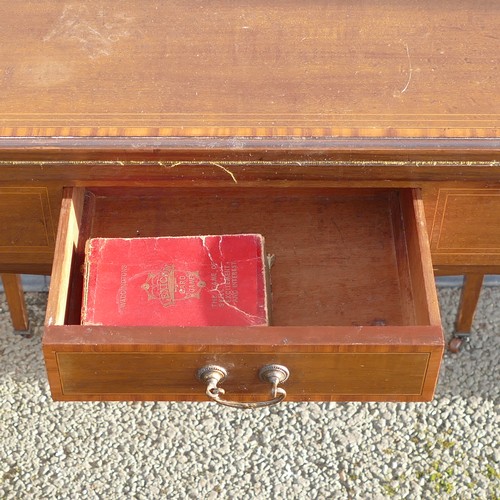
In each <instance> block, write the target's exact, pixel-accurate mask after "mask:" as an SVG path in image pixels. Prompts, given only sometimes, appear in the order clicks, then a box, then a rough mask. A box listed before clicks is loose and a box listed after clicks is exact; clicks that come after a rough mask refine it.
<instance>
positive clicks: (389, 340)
mask: <svg viewBox="0 0 500 500" xmlns="http://www.w3.org/2000/svg"><path fill="white" fill-rule="evenodd" d="M141 195H142V196H139V195H137V194H136V193H135V192H133V190H132V195H130V193H129V194H128V198H125V199H124V198H123V196H124V193H123V191H122V190H120V191H113V190H103V191H98V190H93V191H92V192H90V193H89V192H87V190H85V189H82V188H75V189H72V190H67V191H66V193H65V196H64V199H63V205H62V208H61V220H60V224H59V230H58V237H57V242H56V252H55V253H56V256H55V260H54V269H53V274H52V281H51V289H50V294H49V301H48V307H47V319H46V328H45V334H44V341H43V346H44V356H45V360H46V365H47V372H48V376H49V382H50V385H51V390H52V395H53V397H54V399H57V400H188V401H204V400H207V396H206V395H205V386H204V384H203V383H202V382H200V381H199V380H198V379H197V377H196V374H197V372H198V370H200V369H201V368H203V367H205V366H207V365H219V366H221V367H222V368H223V369H224V370H225V371H226V372H227V377H226V378H225V379H224V380H222V381H221V384H220V386H221V387H222V388H223V389H224V390H225V391H226V396H227V398H228V399H231V400H235V401H262V400H265V399H268V398H269V392H270V388H269V384H266V383H264V382H261V381H260V380H259V376H258V374H259V370H260V369H261V368H263V367H264V366H266V365H270V364H279V365H284V366H286V367H287V368H288V370H289V372H290V376H289V378H288V380H286V381H285V382H284V383H283V386H282V387H283V389H285V390H286V392H287V400H288V401H310V400H316V401H329V400H331V401H352V400H358V401H428V400H430V399H431V398H432V396H433V394H434V389H435V386H436V382H437V378H438V374H439V366H440V361H441V357H442V353H443V336H442V331H441V325H440V318H439V311H438V304H437V297H436V293H435V288H434V280H433V272H432V266H431V261H430V250H429V245H428V239H427V235H426V233H425V222H424V214H423V208H422V201H421V199H420V197H419V193H417V192H415V191H411V190H402V191H401V192H400V191H397V190H380V191H377V190H374V191H370V192H366V191H365V190H358V191H356V190H347V191H342V190H340V191H339V190H325V189H322V188H321V189H318V188H315V189H297V190H295V191H291V190H287V189H269V190H267V191H265V192H260V191H259V192H255V191H248V190H246V189H239V188H234V189H231V190H226V191H219V190H206V189H205V190H204V189H199V190H194V191H182V192H178V191H176V190H170V191H169V192H166V190H162V191H161V192H160V193H158V192H155V191H152V192H149V191H147V192H142V193H141ZM169 213H171V214H172V215H174V216H173V217H169V216H168V214H169ZM228 214H230V215H228ZM256 214H261V215H259V216H256ZM207 228H208V229H207ZM205 230H206V232H205V233H204V232H203V231H205ZM212 230H219V231H220V233H221V234H224V233H228V234H229V233H234V232H257V233H261V234H263V235H264V236H265V238H266V249H267V251H268V252H270V253H272V254H274V255H275V256H276V263H275V265H274V266H273V268H272V269H271V278H272V293H273V298H272V304H273V319H274V323H273V325H272V326H270V327H246V328H245V327H198V328H194V327H144V326H142V327H141V326H124V327H117V326H103V325H95V326H91V325H85V326H83V325H80V310H81V304H82V293H81V291H82V282H83V279H82V273H81V269H82V262H83V249H84V247H85V242H86V240H87V238H88V237H94V236H105V237H110V236H129V237H130V236H131V235H132V236H133V233H134V232H136V231H140V233H141V235H148V236H150V235H179V232H181V231H186V232H185V234H186V235H196V234H213V232H212ZM266 385H267V387H266Z"/></svg>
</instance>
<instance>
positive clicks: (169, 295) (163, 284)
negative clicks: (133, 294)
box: [141, 264, 206, 307]
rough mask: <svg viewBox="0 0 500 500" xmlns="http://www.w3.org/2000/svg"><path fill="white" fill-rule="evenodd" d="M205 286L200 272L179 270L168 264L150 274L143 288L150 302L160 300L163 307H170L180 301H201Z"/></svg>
mask: <svg viewBox="0 0 500 500" xmlns="http://www.w3.org/2000/svg"><path fill="white" fill-rule="evenodd" d="M205 286H206V283H205V282H204V281H203V280H202V279H201V278H200V272H199V271H186V270H179V269H175V266H173V265H171V264H167V265H165V266H164V267H163V268H162V269H160V270H159V271H156V272H150V273H148V277H147V279H146V282H145V283H144V284H142V285H141V288H142V289H143V290H145V291H146V293H147V294H148V300H158V301H159V302H160V303H161V305H162V306H163V307H169V306H173V305H175V303H176V302H178V301H180V300H190V299H199V298H200V294H201V291H202V289H203V288H205Z"/></svg>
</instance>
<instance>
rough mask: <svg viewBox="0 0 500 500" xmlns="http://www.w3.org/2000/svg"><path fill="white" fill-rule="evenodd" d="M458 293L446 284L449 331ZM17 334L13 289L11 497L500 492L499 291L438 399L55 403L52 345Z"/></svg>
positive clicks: (2, 334) (6, 480)
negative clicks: (256, 406)
mask: <svg viewBox="0 0 500 500" xmlns="http://www.w3.org/2000/svg"><path fill="white" fill-rule="evenodd" d="M458 294H459V290H458V289H457V288H442V289H440V290H439V297H440V301H441V304H442V312H443V323H444V325H445V328H446V330H447V331H448V332H451V331H452V322H453V319H454V316H455V313H456V307H457V306H456V304H457V299H458ZM27 300H28V303H29V305H30V313H31V314H32V324H33V325H34V328H33V330H34V336H33V337H32V338H30V339H28V338H24V337H22V336H20V335H16V334H14V333H13V331H12V328H11V326H10V322H9V318H8V314H7V312H6V309H7V307H6V304H5V300H4V296H3V295H1V294H0V359H1V362H0V498H2V499H3V498H5V499H23V500H24V499H31V498H33V499H42V498H43V499H53V498H57V499H59V498H68V499H72V500H74V499H80V498H92V499H93V498H99V499H129V498H134V499H135V498H137V499H147V500H149V499H160V498H168V499H170V498H180V499H185V498H193V499H219V498H220V499H252V498H256V499H295V498H297V499H309V498H311V499H320V498H325V499H332V498H333V499H344V498H345V499H348V498H349V499H350V498H352V499H354V498H355V499H357V498H360V499H378V498H410V499H414V498H417V499H418V498H426V499H427V498H429V499H435V498H457V499H468V498H478V499H483V498H485V499H487V498H496V499H498V498H499V497H500V466H499V458H500V452H499V447H498V440H499V437H500V425H499V423H500V422H499V420H500V419H499V415H498V403H499V392H498V383H499V373H500V371H499V363H498V361H499V357H498V353H499V352H500V351H499V344H500V335H499V330H500V307H499V304H500V288H498V287H487V288H485V289H484V290H483V292H482V295H481V300H480V306H479V311H478V315H477V321H476V322H475V328H474V334H475V335H474V336H473V339H472V341H471V343H470V344H469V345H468V346H467V347H466V348H465V349H464V350H463V351H462V352H461V353H460V354H458V355H450V354H446V356H445V359H444V366H443V370H442V374H441V378H440V382H439V387H438V390H437V396H436V398H435V400H434V401H433V402H432V403H419V404H415V403H406V404H402V403H384V404H381V403H345V404H339V403H324V404H317V403H300V404H299V403H288V404H282V405H281V406H279V407H276V408H273V409H263V410H256V411H250V412H249V411H238V410H233V409H230V408H221V407H217V406H216V405H215V404H212V403H54V402H52V401H51V399H50V395H49V390H48V386H47V382H46V379H45V374H44V366H43V359H42V355H41V348H40V341H41V330H42V327H41V325H42V323H43V309H44V304H45V300H46V294H43V293H30V294H27Z"/></svg>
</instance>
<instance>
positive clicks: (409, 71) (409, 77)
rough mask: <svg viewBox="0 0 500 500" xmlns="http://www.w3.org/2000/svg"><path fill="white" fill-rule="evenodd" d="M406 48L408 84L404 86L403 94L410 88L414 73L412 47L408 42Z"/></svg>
mask: <svg viewBox="0 0 500 500" xmlns="http://www.w3.org/2000/svg"><path fill="white" fill-rule="evenodd" d="M405 48H406V55H407V56H408V80H407V81H406V85H405V86H404V88H403V90H401V94H403V93H405V92H406V91H407V90H408V87H409V86H410V82H411V77H412V75H413V68H412V66H411V57H410V49H409V48H408V44H407V43H405Z"/></svg>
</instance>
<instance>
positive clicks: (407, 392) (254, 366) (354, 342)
mask: <svg viewBox="0 0 500 500" xmlns="http://www.w3.org/2000/svg"><path fill="white" fill-rule="evenodd" d="M442 349H443V342H442V337H441V329H440V327H431V326H428V327H397V328H396V327H358V328H354V327H252V328H244V327H237V328H234V327H222V328H221V327H208V328H187V327H184V328H179V327H177V328H176V327H147V328H144V327H142V328H141V327H99V326H97V327H81V326H77V325H74V326H65V327H58V326H52V327H47V329H46V334H45V337H44V355H45V359H46V364H47V370H48V375H49V380H50V383H51V390H52V394H53V397H54V398H56V399H60V400H81V399H89V400H129V399H132V400H151V399H159V400H166V399H173V400H176V399H177V400H179V399H183V400H197V401H203V400H205V395H204V388H203V385H202V384H200V383H199V382H198V381H197V380H196V372H197V370H198V369H199V368H201V367H202V366H204V365H206V364H213V363H217V364H222V365H223V366H224V367H226V368H227V369H228V371H229V373H230V375H229V377H228V379H227V384H226V385H225V387H227V388H228V390H230V391H231V393H232V396H231V397H234V398H235V399H238V400H248V399H250V400H252V399H253V400H255V399H259V398H260V399H263V396H264V395H265V393H266V392H267V391H268V389H267V388H266V386H265V385H263V384H262V383H260V382H258V379H257V376H256V375H257V373H258V370H259V368H260V367H261V366H263V365H265V364H268V363H281V364H285V365H287V366H288V368H290V370H291V373H292V375H291V377H290V380H289V382H287V385H286V387H287V390H289V393H290V397H289V400H290V401H293V400H296V401H299V400H343V401H348V400H375V401H376V400H379V401H384V400H385V401H387V400H394V401H403V400H404V401H422V400H429V399H430V398H432V395H433V392H434V388H435V382H436V378H437V374H438V371H439V364H440V359H441V356H442Z"/></svg>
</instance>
